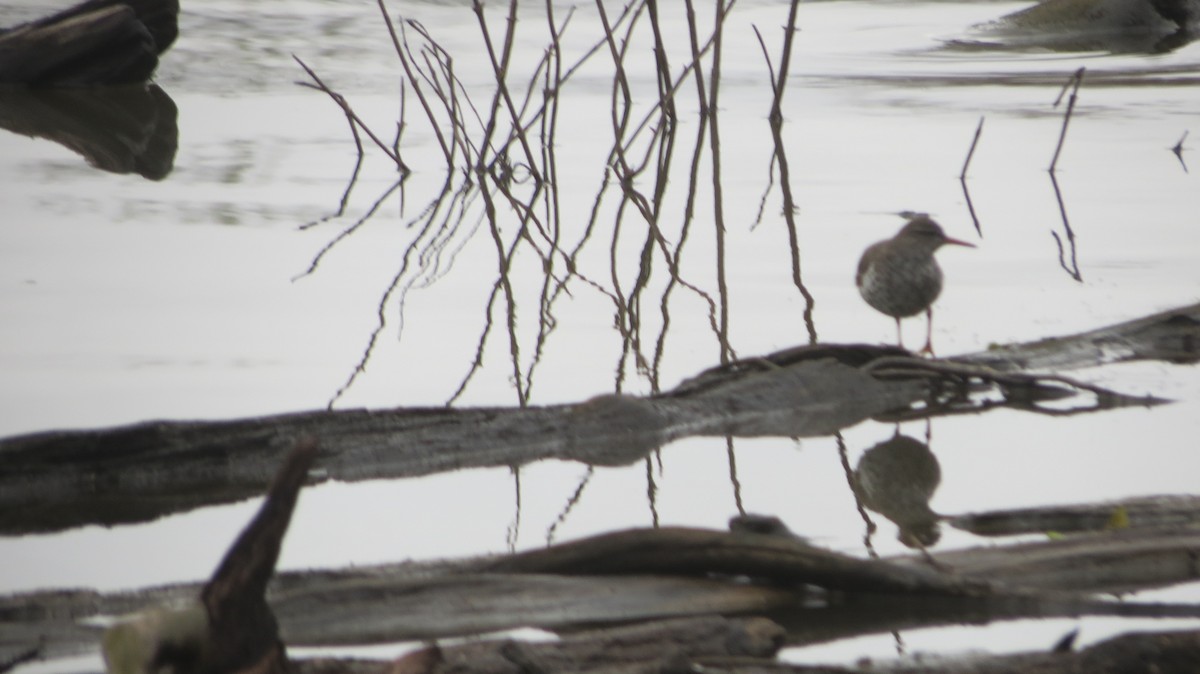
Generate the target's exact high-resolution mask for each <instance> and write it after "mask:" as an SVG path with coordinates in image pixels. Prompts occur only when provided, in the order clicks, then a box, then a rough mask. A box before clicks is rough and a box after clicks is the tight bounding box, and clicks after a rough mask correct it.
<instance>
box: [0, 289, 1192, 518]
mask: <svg viewBox="0 0 1200 674" xmlns="http://www.w3.org/2000/svg"><path fill="white" fill-rule="evenodd" d="M1197 345H1200V305H1192V306H1189V307H1183V308H1181V309H1177V310H1173V311H1170V312H1163V313H1160V314H1156V315H1154V316H1150V317H1147V318H1144V319H1140V320H1137V321H1131V322H1128V323H1122V324H1120V325H1115V326H1110V327H1108V328H1103V329H1100V330H1096V331H1092V332H1088V333H1082V334H1079V335H1072V336H1069V337H1062V338H1056V339H1051V340H1042V341H1039V342H1034V343H1032V344H1026V345H1013V346H1007V347H1003V348H996V349H990V350H988V351H986V352H983V353H979V354H970V355H966V356H959V357H954V358H949V359H940V360H930V359H916V358H911V357H908V356H901V355H900V354H903V353H904V352H901V351H899V350H897V349H895V348H893V347H869V346H846V345H818V346H815V347H806V348H799V349H788V350H784V351H780V352H777V353H774V354H770V355H767V356H763V357H760V358H752V359H747V360H744V361H738V362H735V363H732V364H730V365H726V366H722V367H720V368H714V369H712V370H709V371H707V372H704V373H701V374H700V375H698V376H697V377H695V378H693V379H691V380H688V381H685V382H683V383H682V384H680V385H679V386H678V387H677V388H676V389H674V390H672V391H668V392H667V393H664V394H662V395H658V396H649V397H637V396H628V395H603V396H598V397H596V398H593V399H592V400H589V401H584V402H582V403H577V404H570V405H552V406H546V407H525V408H465V409H448V408H424V409H422V408H407V409H405V408H402V409H394V410H370V411H368V410H335V411H327V410H319V411H311V412H297V413H291V414H282V415H275V416H267V417H257V418H249V419H239V420H231V421H151V422H145V423H139V424H133V425H129V426H122V427H118V428H109V429H96V430H82V431H47V432H42V433H33V434H29V435H24V436H17V437H10V438H5V439H0V533H5V534H20V533H32V532H45V531H57V530H61V529H64V528H69V527H73V526H81V525H85V524H104V525H112V524H118V523H126V522H139V521H146V520H150V519H154V518H157V517H161V516H164V515H167V514H170V513H174V512H180V511H185V510H190V509H194V508H197V507H201V506H204V505H214V504H219V503H228V502H233V501H238V500H243V499H247V498H250V497H252V496H254V495H256V494H257V493H258V489H259V488H260V485H262V484H263V483H265V482H266V481H267V480H268V479H269V478H270V475H271V474H272V472H273V470H274V466H276V465H278V463H279V461H280V460H282V457H283V456H284V454H285V452H286V451H287V449H288V448H289V447H290V446H291V444H292V442H293V441H294V438H296V437H298V436H300V435H306V434H307V435H312V436H313V437H315V438H317V439H318V441H319V442H320V445H321V448H322V449H321V454H320V456H318V458H317V467H318V469H319V472H320V474H321V475H323V476H325V477H327V478H330V479H335V480H341V481H347V482H352V481H357V480H365V479H379V478H400V477H415V476H420V475H428V474H432V473H437V472H443V471H451V470H458V469H462V468H470V467H487V466H505V467H507V466H517V465H524V464H527V463H530V462H533V461H538V460H542V459H559V460H572V461H580V462H583V463H587V464H592V465H625V464H628V463H632V462H634V461H637V460H639V459H641V458H642V457H644V456H646V455H648V454H649V453H650V452H652V451H653V450H655V449H657V448H659V447H661V446H663V445H664V444H666V443H668V442H671V441H673V440H676V439H680V438H684V437H693V436H737V437H762V436H779V437H814V436H822V435H829V434H832V433H834V432H836V431H838V430H840V429H842V428H846V427H848V426H851V425H854V424H856V423H858V422H860V421H862V420H864V419H868V418H872V417H874V418H900V417H904V416H906V415H910V416H911V415H917V416H936V415H939V414H955V413H961V412H979V411H983V410H986V409H988V408H990V407H996V406H1001V405H1010V406H1016V407H1019V408H1020V409H1027V410H1031V411H1036V412H1043V413H1048V414H1061V413H1063V411H1062V410H1061V409H1055V410H1043V409H1041V408H1039V407H1038V405H1037V401H1038V400H1039V399H1041V398H1058V397H1062V396H1063V395H1069V396H1074V395H1082V396H1086V399H1087V400H1089V401H1090V402H1088V403H1087V404H1086V405H1084V406H1083V407H1082V408H1081V411H1096V410H1101V409H1107V408H1110V407H1113V406H1119V405H1129V404H1140V405H1148V404H1155V403H1158V402H1162V401H1160V400H1157V399H1153V398H1146V397H1130V396H1123V395H1121V394H1119V393H1117V392H1110V391H1103V390H1102V389H1097V388H1096V387H1090V386H1088V385H1086V384H1083V383H1081V382H1074V381H1073V380H1069V379H1066V378H1064V377H1061V376H1060V375H1055V374H1049V375H1039V374H1037V373H1036V372H1033V373H1031V372H1027V371H1026V370H1029V369H1034V370H1036V369H1043V368H1047V367H1055V368H1062V369H1066V368H1072V367H1083V366H1085V365H1087V364H1093V365H1096V364H1104V363H1108V362H1119V361H1125V360H1136V359H1157V360H1166V361H1168V362H1180V363H1182V362H1194V361H1195V360H1196V358H1197V353H1198V351H1197ZM885 366H886V367H885ZM973 392H974V393H979V394H985V393H989V392H992V393H994V392H999V393H1000V394H1001V396H1000V397H1001V400H1000V402H996V401H995V398H996V396H995V395H989V396H981V397H987V398H988V400H984V401H981V402H976V401H975V399H974V396H972V395H971V394H972V393H973Z"/></svg>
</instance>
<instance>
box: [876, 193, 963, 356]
mask: <svg viewBox="0 0 1200 674" xmlns="http://www.w3.org/2000/svg"><path fill="white" fill-rule="evenodd" d="M947 244H950V245H955V246H970V247H972V248H974V247H975V245H974V244H971V243H967V242H966V241H959V240H958V239H952V238H950V237H948V236H946V234H945V232H943V231H942V228H941V227H940V226H939V225H938V224H937V223H936V222H934V221H933V220H932V219H931V218H930V217H929V216H928V215H924V214H915V215H912V216H911V217H909V220H908V224H907V225H905V226H904V228H903V229H901V230H900V232H899V233H898V234H896V236H894V237H892V238H890V239H888V240H886V241H880V242H878V243H875V244H872V245H871V246H870V247H869V248H867V250H866V251H864V252H863V256H862V259H860V260H859V261H858V274H857V276H855V279H854V282H855V283H856V284H857V285H858V292H859V294H860V295H862V297H863V299H864V300H866V301H867V304H870V305H871V306H872V307H874V308H875V309H877V310H878V311H880V312H882V313H884V314H887V315H888V316H891V317H892V318H894V319H896V340H897V342H898V343H899V344H900V346H901V347H903V346H904V339H903V337H902V336H901V332H900V319H901V318H907V317H909V316H916V315H917V314H919V313H921V312H922V311H924V312H925V316H926V319H927V322H928V333H927V337H926V339H925V348H923V349H922V350H921V352H922V353H933V308H932V305H933V301H934V300H936V299H937V297H938V295H939V294H941V292H942V269H941V267H938V264H937V261H936V260H934V259H933V253H934V251H936V250H937V249H938V248H941V247H942V246H944V245H947Z"/></svg>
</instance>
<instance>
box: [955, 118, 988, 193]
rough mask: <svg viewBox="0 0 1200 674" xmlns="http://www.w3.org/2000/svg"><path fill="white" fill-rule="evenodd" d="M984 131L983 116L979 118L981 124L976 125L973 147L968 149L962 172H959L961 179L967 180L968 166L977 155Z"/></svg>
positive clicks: (972, 141)
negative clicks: (977, 147)
mask: <svg viewBox="0 0 1200 674" xmlns="http://www.w3.org/2000/svg"><path fill="white" fill-rule="evenodd" d="M982 133H983V117H980V118H979V125H978V126H976V127H975V137H974V138H972V139H971V149H969V150H967V159H966V161H964V162H963V167H962V172H960V173H959V174H958V178H959V180H966V178H967V167H969V166H970V165H971V158H972V157H974V156H975V148H976V146H978V145H979V136H980V135H981V134H982Z"/></svg>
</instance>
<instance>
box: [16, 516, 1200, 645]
mask: <svg viewBox="0 0 1200 674" xmlns="http://www.w3.org/2000/svg"><path fill="white" fill-rule="evenodd" d="M1197 548H1200V530H1196V529H1191V530H1179V529H1175V528H1168V529H1156V530H1145V531H1141V530H1129V531H1122V532H1116V533H1114V534H1109V535H1101V536H1084V537H1079V538H1075V539H1067V540H1047V541H1043V542H1040V543H1036V544H1024V545H1019V546H1010V547H994V546H988V547H982V548H975V549H969V550H961V551H953V552H947V553H939V554H938V555H937V557H936V559H935V560H934V564H932V565H931V564H930V561H929V558H927V557H925V556H924V555H913V556H908V557H898V558H892V559H885V560H864V559H859V558H855V557H850V556H847V555H842V554H838V553H835V552H832V551H829V550H823V549H820V548H817V547H814V546H812V545H810V544H807V543H805V542H804V541H801V540H798V539H795V538H793V537H790V536H788V535H781V534H757V533H747V532H721V531H710V530H699V529H688V528H676V527H668V528H661V529H650V530H630V531H620V532H614V533H609V534H603V535H599V536H594V537H591V538H587V539H582V540H579V541H574V542H570V543H565V544H561V545H556V546H552V547H549V548H546V549H542V550H534V551H530V552H525V553H520V554H516V555H508V556H499V557H486V558H479V559H467V560H451V561H447V562H440V563H422V564H396V565H385V566H378V567H355V568H351V569H345V570H336V571H315V572H288V573H283V574H279V576H278V577H277V578H276V579H275V580H274V581H273V582H272V584H271V589H270V591H269V593H268V596H267V599H268V604H269V607H270V611H271V613H272V614H273V615H274V616H276V617H277V619H278V621H279V625H280V630H281V634H282V637H283V639H284V641H285V642H286V643H287V644H288V645H289V646H321V645H326V646H328V645H363V644H374V643H391V642H400V641H412V640H429V639H440V638H446V637H458V636H469V635H476V634H485V633H490V632H496V631H500V630H507V629H514V628H518V627H538V628H542V629H547V630H554V631H558V632H561V633H570V632H573V631H575V630H578V629H580V628H585V627H594V626H600V625H609V626H616V625H625V624H629V623H642V622H647V621H661V620H664V619H684V618H702V617H705V616H727V617H728V616H735V615H743V616H744V615H760V616H767V617H770V618H771V619H772V620H774V621H775V622H777V623H778V624H780V625H782V626H783V628H784V629H785V634H784V636H783V637H782V639H783V641H784V642H785V643H787V644H791V645H803V644H812V643H819V642H824V641H829V640H832V639H838V638H845V637H852V636H860V635H864V634H872V633H879V632H887V631H891V630H897V629H907V628H916V627H928V626H936V625H949V624H960V623H976V624H984V623H987V622H991V621H995V620H1006V619H1014V618H1031V617H1063V616H1080V615H1108V616H1139V617H1193V618H1195V617H1200V606H1196V605H1191V604H1154V603H1138V602H1117V601H1109V600H1102V599H1096V598H1093V597H1092V596H1090V595H1088V594H1084V593H1083V592H1114V591H1128V590H1136V589H1142V588H1148V587H1159V586H1163V585H1168V584H1177V583H1181V582H1187V581H1191V580H1195V579H1196V578H1197V576H1198V572H1197V569H1196V568H1195V565H1194V561H1192V560H1193V556H1194V554H1195V550H1196V549H1197ZM200 591H201V587H200V586H199V585H184V586H174V587H169V588H151V589H147V590H140V591H135V592H118V593H103V594H102V593H95V592H79V591H48V592H37V593H27V594H23V595H18V596H13V597H8V598H4V599H2V600H0V621H2V622H3V624H4V625H5V629H4V630H0V656H2V655H4V654H6V653H17V652H21V651H23V650H24V649H28V648H29V647H30V646H31V645H33V644H37V643H38V642H39V641H41V643H42V644H43V646H42V649H43V654H44V655H45V656H47V657H51V656H60V655H64V654H69V653H75V652H79V651H81V650H84V649H86V648H88V647H94V644H95V643H96V641H97V640H98V638H99V633H98V630H97V629H96V628H94V627H85V626H84V625H85V624H86V623H90V622H93V621H94V620H95V619H96V618H98V617H100V616H104V615H120V614H123V613H129V612H135V611H142V610H143V609H145V608H146V607H152V606H161V605H172V604H175V603H177V602H179V601H180V600H184V601H188V600H192V601H194V598H195V597H196V596H198V594H199V593H200Z"/></svg>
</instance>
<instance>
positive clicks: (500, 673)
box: [391, 616, 783, 674]
mask: <svg viewBox="0 0 1200 674" xmlns="http://www.w3.org/2000/svg"><path fill="white" fill-rule="evenodd" d="M782 644H783V628H781V627H780V626H779V625H777V624H775V623H773V622H771V621H770V620H766V619H764V618H734V619H730V618H721V617H717V616H712V617H703V618H689V619H684V620H669V621H659V622H650V623H642V624H638V625H633V626H628V627H617V628H609V629H603V630H591V631H586V632H582V633H577V634H572V635H570V636H567V637H565V638H563V639H561V640H559V641H555V642H550V643H529V642H523V641H516V640H513V639H501V640H491V641H482V642H476V643H470V644H463V645H458V646H443V647H437V646H435V647H433V648H429V649H425V650H422V651H418V652H415V653H412V654H409V655H407V656H405V657H403V658H400V659H399V660H398V661H397V662H396V663H394V665H393V666H392V668H391V671H392V672H405V673H408V674H418V673H425V674H449V673H451V672H476V673H478V674H519V673H521V672H594V671H605V672H612V673H613V674H616V673H617V672H624V673H627V674H634V672H646V673H650V672H663V671H670V670H672V669H676V668H682V669H687V668H688V667H687V665H688V664H689V663H690V662H692V661H694V660H697V659H703V658H731V657H739V658H754V659H766V658H771V657H773V656H774V655H775V653H776V652H777V651H778V650H779V647H780V646H781V645H782Z"/></svg>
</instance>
